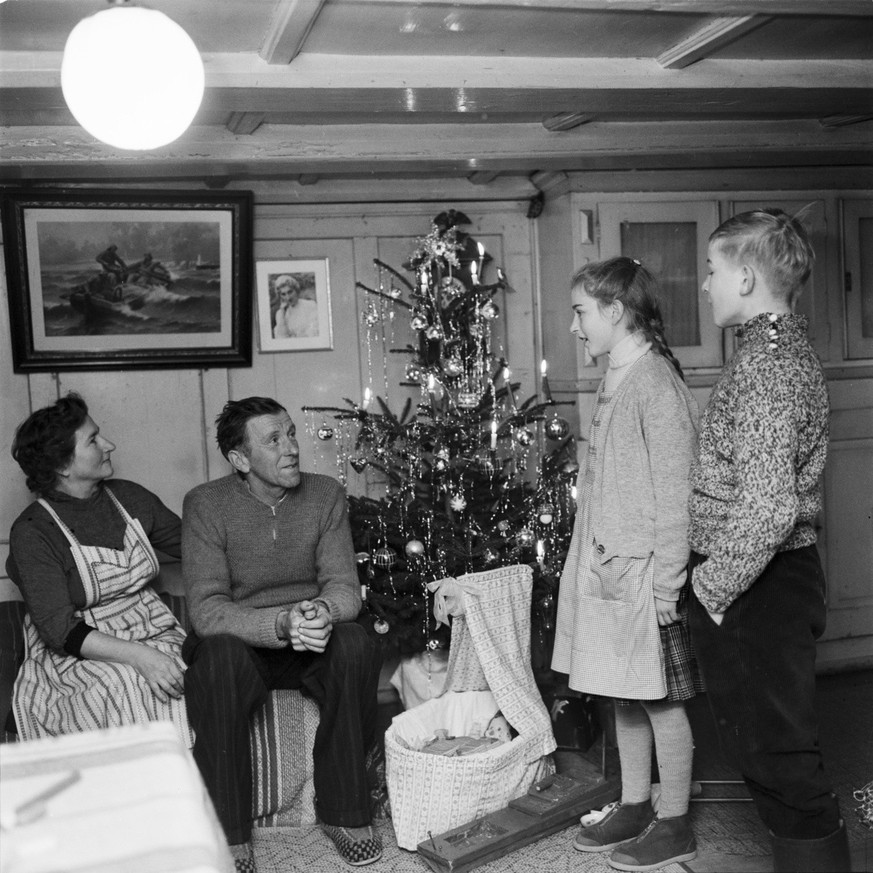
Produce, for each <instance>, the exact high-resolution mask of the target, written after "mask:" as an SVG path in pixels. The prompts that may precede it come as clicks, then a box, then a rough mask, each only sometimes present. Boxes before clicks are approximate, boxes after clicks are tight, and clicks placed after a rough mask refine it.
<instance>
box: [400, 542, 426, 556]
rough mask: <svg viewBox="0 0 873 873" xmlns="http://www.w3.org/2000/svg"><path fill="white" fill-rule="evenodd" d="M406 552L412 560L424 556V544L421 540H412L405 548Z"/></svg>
mask: <svg viewBox="0 0 873 873" xmlns="http://www.w3.org/2000/svg"><path fill="white" fill-rule="evenodd" d="M404 551H405V552H406V554H407V555H409V557H410V558H417V557H418V556H419V555H423V554H424V543H423V542H422V541H421V540H410V541H409V542H408V543H407V544H406V546H405V547H404Z"/></svg>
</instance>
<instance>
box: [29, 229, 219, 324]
mask: <svg viewBox="0 0 873 873" xmlns="http://www.w3.org/2000/svg"><path fill="white" fill-rule="evenodd" d="M38 240H39V253H40V263H39V275H40V285H41V291H42V310H43V320H44V325H43V327H44V335H45V336H46V337H76V336H79V337H85V336H100V335H102V336H109V335H116V336H118V335H124V336H131V337H133V336H140V337H141V338H144V337H143V335H145V336H149V335H160V336H164V337H168V336H170V335H174V334H198V335H201V336H202V335H203V334H212V333H218V332H220V331H221V330H222V281H221V274H220V243H221V240H220V227H219V225H218V224H217V223H216V222H214V221H196V220H191V221H181V222H180V221H176V222H163V221H158V222H156V221H111V220H110V221H102V220H95V221H83V222H76V223H70V222H69V221H66V222H61V221H59V222H53V221H41V222H39V224H38Z"/></svg>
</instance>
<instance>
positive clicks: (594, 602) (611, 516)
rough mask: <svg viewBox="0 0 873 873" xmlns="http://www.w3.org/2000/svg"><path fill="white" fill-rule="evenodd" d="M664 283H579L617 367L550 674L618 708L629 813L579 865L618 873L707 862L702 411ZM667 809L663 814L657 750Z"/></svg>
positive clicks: (595, 440)
mask: <svg viewBox="0 0 873 873" xmlns="http://www.w3.org/2000/svg"><path fill="white" fill-rule="evenodd" d="M655 292H656V282H655V278H654V276H653V275H652V274H651V273H650V272H649V271H648V270H647V269H645V267H643V266H641V265H640V263H639V261H635V260H631V259H630V258H623V257H622V258H613V259H611V260H608V261H603V262H600V263H594V264H587V265H586V266H584V267H583V268H582V269H580V270H579V271H578V272H577V273H576V274H575V276H574V277H573V282H572V301H573V312H574V317H573V325H572V328H571V330H572V332H573V333H575V334H576V336H577V337H578V338H579V340H581V341H582V342H584V343H585V344H586V347H587V350H588V352H589V353H590V354H591V355H592V356H593V357H599V356H600V355H604V354H605V355H608V359H609V368H608V370H607V371H606V375H605V377H604V379H603V381H602V382H601V384H600V388H599V390H598V392H597V403H596V408H595V411H594V416H593V418H592V421H591V432H590V437H589V442H588V458H587V463H586V464H585V465H584V466H583V470H582V472H581V474H580V488H579V494H580V496H579V512H578V513H577V516H576V525H575V529H574V531H573V539H572V542H571V544H570V550H569V553H568V555H567V562H566V564H565V565H564V570H563V575H562V577H561V587H560V593H559V596H558V619H557V628H556V636H555V651H554V656H553V661H552V668H553V669H554V670H557V671H558V672H561V673H567V674H568V675H569V685H570V687H571V688H573V689H574V690H576V691H582V692H585V693H588V694H598V695H604V696H608V697H613V698H616V706H615V721H616V735H617V739H618V749H619V756H620V760H621V776H622V795H621V802H620V803H619V804H618V805H616V806H615V807H614V808H613V809H612V810H611V811H610V812H609V813H608V814H607V815H606V816H605V817H604V818H603V819H601V820H600V821H599V822H597V823H595V824H593V825H591V826H589V827H583V828H582V829H581V830H580V831H579V833H578V835H577V836H576V839H575V842H574V847H575V848H576V849H578V850H579V851H580V852H607V851H610V850H614V851H612V853H611V855H610V856H609V858H608V860H609V863H610V865H611V866H612V867H615V868H616V869H619V870H654V869H657V868H658V867H661V866H663V865H666V864H670V863H675V862H680V861H688V860H691V859H692V858H694V857H696V855H697V847H696V842H695V839H694V834H693V832H692V830H691V825H690V823H689V819H688V801H689V795H690V790H691V760H692V740H691V728H690V726H689V724H688V718H687V716H686V714H685V707H684V704H683V701H684V700H687V699H689V698H691V697H693V696H694V694H695V692H696V691H697V690H702V689H701V686H700V682H699V679H698V678H697V672H696V667H695V664H694V660H693V655H692V652H691V646H690V642H689V635H688V629H687V618H686V599H687V590H688V589H687V583H686V571H687V564H688V556H689V548H688V541H687V530H688V494H689V484H688V472H689V469H690V467H691V462H692V458H693V453H694V446H695V443H696V429H697V403H696V401H695V400H694V398H693V397H692V396H691V393H690V392H689V390H688V388H687V387H686V385H685V382H684V379H683V376H682V370H681V368H680V367H679V363H678V361H677V360H676V359H675V358H674V357H673V354H672V352H671V351H670V348H669V346H668V345H667V341H666V340H665V338H664V326H663V321H662V318H661V311H660V308H659V305H658V302H657V298H656V294H655ZM653 741H654V745H655V750H656V753H657V759H658V768H659V772H660V781H661V798H660V805H659V807H658V816H657V817H655V814H654V810H653V808H652V803H651V757H652V745H653Z"/></svg>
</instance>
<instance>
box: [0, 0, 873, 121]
mask: <svg viewBox="0 0 873 873" xmlns="http://www.w3.org/2000/svg"><path fill="white" fill-rule="evenodd" d="M870 7H871V9H873V2H871V3H870ZM62 57H63V55H62V53H61V52H2V51H0V76H2V87H3V89H4V90H5V89H10V88H56V89H57V90H58V93H60V70H61V60H62ZM203 62H204V66H205V69H206V90H207V93H208V92H209V91H211V90H215V89H228V90H232V89H237V90H242V89H246V90H248V91H250V92H253V93H254V92H257V91H282V92H285V93H294V92H308V91H324V90H327V89H336V90H339V89H343V90H346V91H348V92H350V93H352V92H362V93H366V92H368V91H372V92H376V93H378V92H379V91H385V92H390V93H391V94H393V95H394V98H393V99H394V101H395V103H396V105H397V106H398V108H402V109H405V110H406V111H414V110H413V109H411V107H414V106H415V105H416V98H417V94H418V93H419V92H420V91H422V90H430V91H440V92H444V93H447V94H450V95H451V98H452V100H453V102H454V105H455V109H456V111H458V112H465V111H469V108H468V106H467V95H468V94H469V93H473V92H476V91H477V90H481V89H484V88H490V89H493V90H495V91H501V92H503V93H504V94H505V95H506V101H507V106H511V105H512V100H513V99H514V95H515V94H516V93H518V92H533V91H542V92H551V93H575V94H578V95H584V94H588V93H591V92H594V93H598V92H608V91H613V90H614V91H620V90H622V89H627V88H635V89H639V90H642V91H656V90H657V89H659V88H672V89H677V90H681V89H694V88H709V89H712V90H714V91H716V90H717V91H722V92H727V91H730V90H732V89H736V88H740V89H746V88H747V89H755V88H762V89H768V88H785V89H791V90H801V89H806V88H826V87H831V88H853V87H855V88H860V87H863V88H867V89H869V88H870V63H869V61H868V60H867V59H864V58H851V59H846V58H844V59H839V60H819V59H810V58H798V59H794V60H752V59H747V58H739V59H736V58H727V59H715V60H703V61H700V62H699V63H697V64H695V65H694V67H693V68H692V69H691V70H689V71H687V74H686V75H683V76H675V75H674V74H673V71H671V70H664V69H663V68H662V67H660V66H659V65H658V64H657V62H656V61H655V60H654V59H650V58H616V57H608V58H552V57H511V58H510V57H492V56H486V57H464V56H410V55H390V56H388V55H386V56H380V55H344V56H343V57H342V58H341V60H340V59H338V57H337V56H336V55H328V54H310V53H308V52H307V53H304V54H303V55H301V56H300V57H298V59H297V60H296V61H295V63H294V64H292V65H270V64H265V63H264V61H263V60H262V59H261V58H260V57H259V56H258V55H256V54H254V53H253V52H239V53H221V54H209V53H206V54H204V55H203ZM568 107H572V108H573V110H574V111H577V112H580V111H584V109H580V108H579V104H578V102H576V101H573V102H569V103H565V104H564V105H563V106H561V107H559V108H558V109H556V110H555V112H566V111H567V108H568ZM255 109H256V107H252V106H246V107H242V110H243V111H245V110H251V111H254V110H255ZM545 114H546V113H543V115H545Z"/></svg>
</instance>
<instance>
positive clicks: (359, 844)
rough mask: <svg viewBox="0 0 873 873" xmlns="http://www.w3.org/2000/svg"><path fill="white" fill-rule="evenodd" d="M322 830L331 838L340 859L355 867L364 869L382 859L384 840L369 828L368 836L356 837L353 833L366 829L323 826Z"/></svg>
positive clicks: (367, 829)
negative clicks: (366, 865)
mask: <svg viewBox="0 0 873 873" xmlns="http://www.w3.org/2000/svg"><path fill="white" fill-rule="evenodd" d="M321 829H322V830H323V831H324V832H325V834H327V836H329V837H330V839H331V840H332V841H333V844H334V845H335V846H336V850H337V851H338V852H339V853H340V857H341V858H342V859H343V861H345V862H346V863H347V864H351V865H352V866H353V867H363V866H364V865H365V864H372V863H373V862H374V861H378V860H379V859H380V858H381V857H382V840H380V839H379V837H378V835H377V834H376V833H374V832H373V828H372V827H371V826H369V825H368V826H367V828H366V831H367V836H361V837H358V836H355V835H354V834H353V833H352V831H363V830H364V828H344V827H340V826H339V825H329V824H322V825H321Z"/></svg>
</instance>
